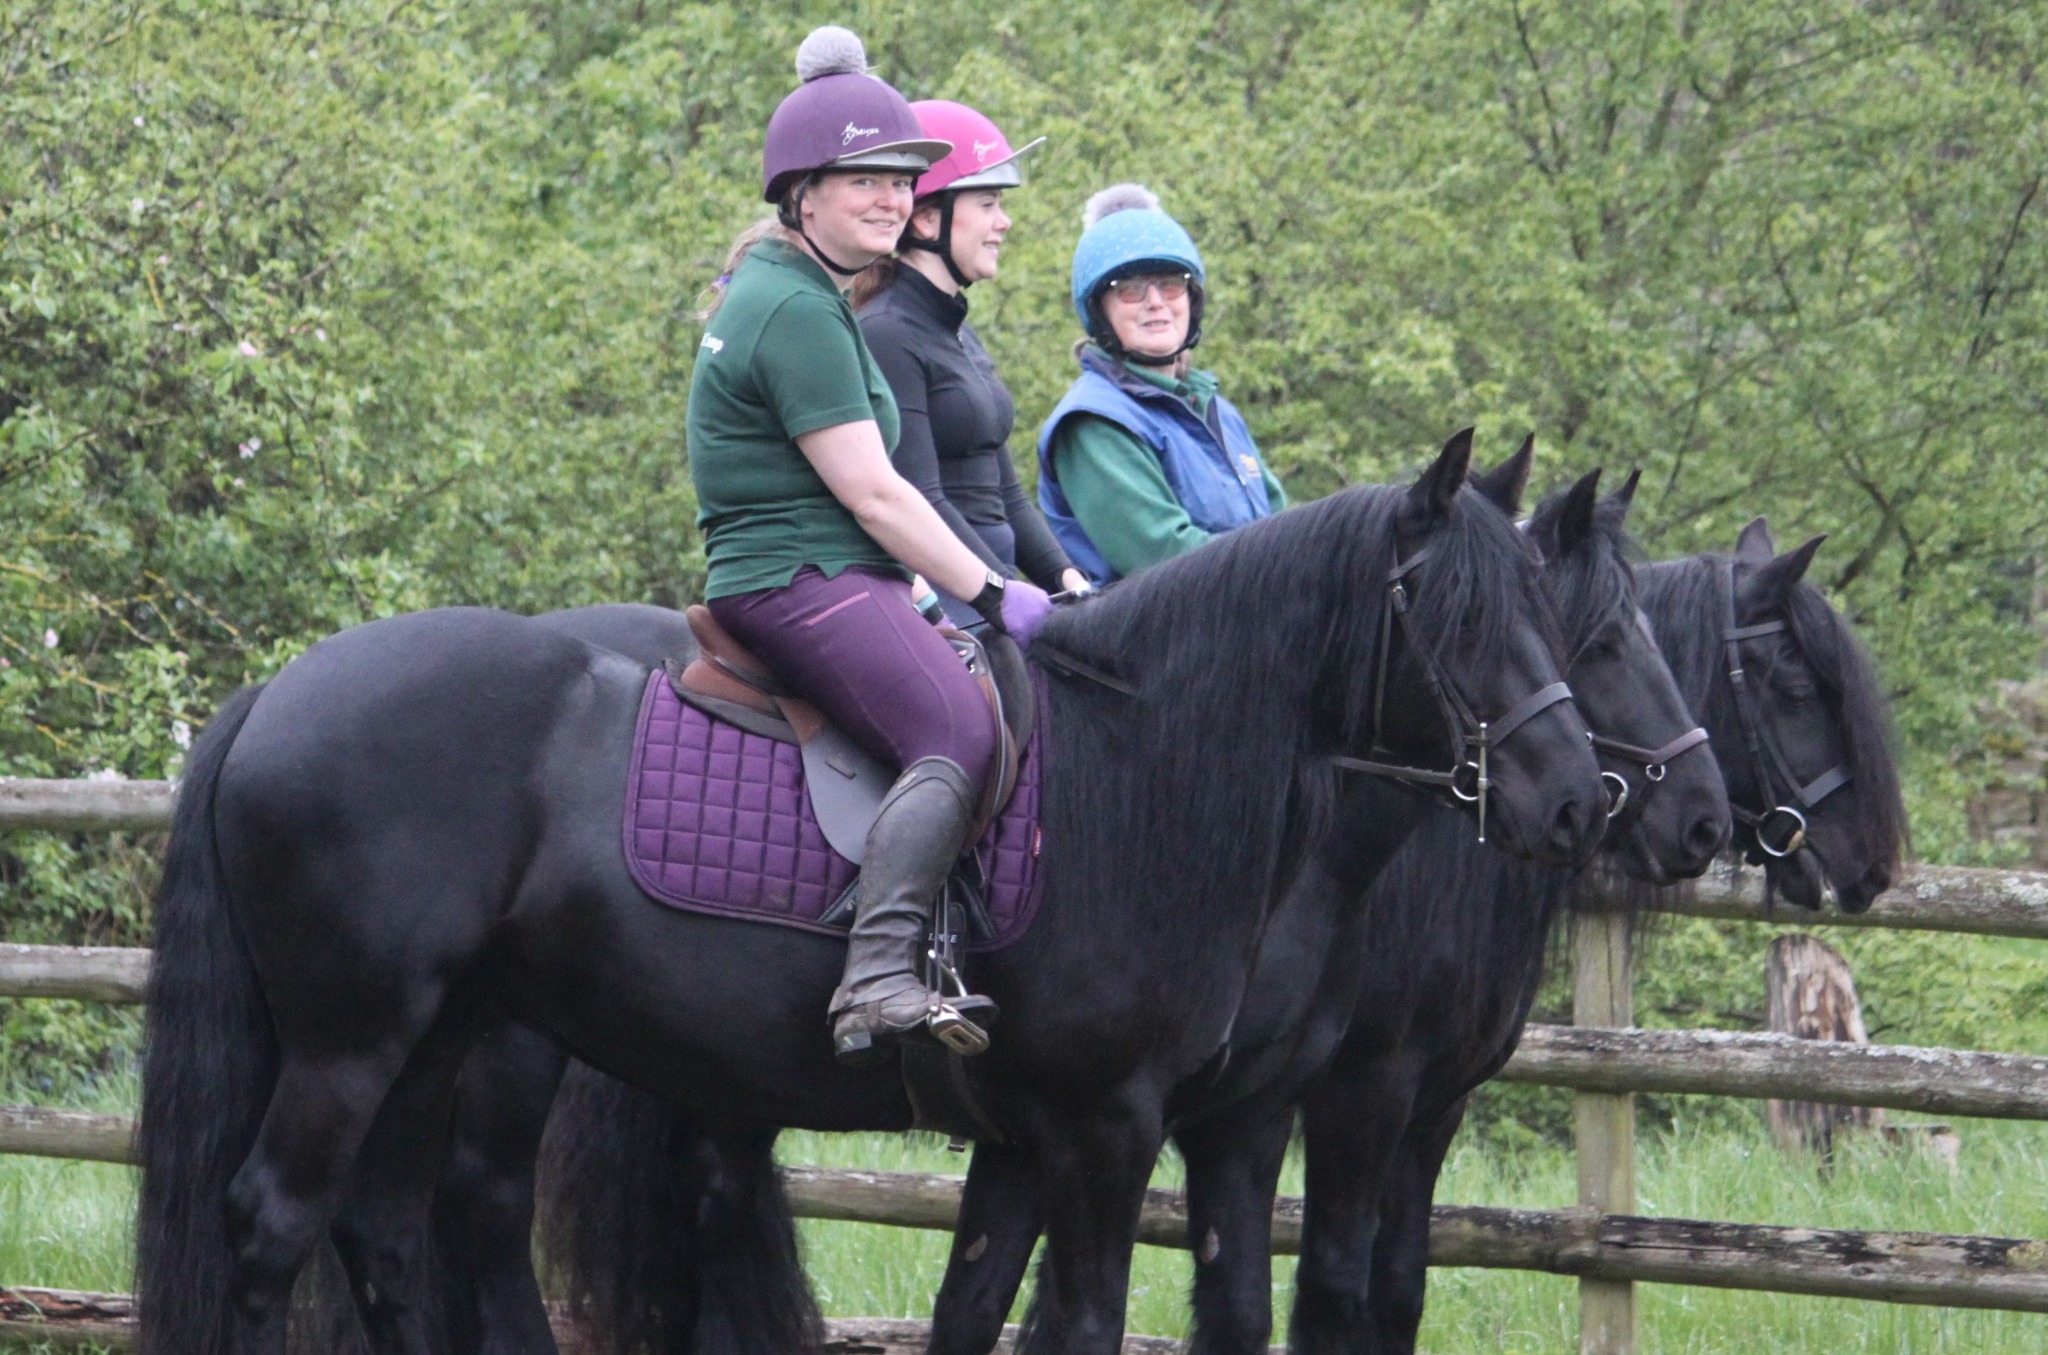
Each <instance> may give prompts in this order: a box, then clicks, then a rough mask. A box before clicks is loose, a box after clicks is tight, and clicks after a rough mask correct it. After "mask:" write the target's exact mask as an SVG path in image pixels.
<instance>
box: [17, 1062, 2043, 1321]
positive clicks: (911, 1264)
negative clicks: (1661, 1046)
mask: <svg viewBox="0 0 2048 1355" xmlns="http://www.w3.org/2000/svg"><path fill="white" fill-rule="evenodd" d="M132 1097H133V1088H132V1086H131V1085H128V1084H126V1083H123V1082H119V1081H116V1082H111V1083H105V1084H102V1085H100V1086H99V1087H98V1088H96V1089H93V1090H91V1091H90V1092H88V1091H84V1090H81V1089H72V1091H71V1092H70V1093H69V1094H68V1095H64V1096H62V1097H61V1098H53V1097H52V1096H50V1095H47V1094H46V1095H45V1096H43V1097H40V1098H37V1099H41V1100H44V1101H45V1102H48V1101H50V1100H52V1099H60V1100H61V1101H62V1103H63V1104H67V1105H72V1106H80V1107H90V1108H93V1109H102V1110H126V1109H128V1108H129V1107H130V1105H131V1104H132ZM4 1099H7V1100H14V1101H20V1100H26V1099H29V1098H27V1097H24V1096H22V1095H21V1093H20V1092H19V1091H18V1090H17V1091H16V1092H14V1093H13V1094H11V1095H8V1096H6V1097H5V1098H4ZM1902 1118H1903V1117H1902ZM1703 1124H1704V1126H1705V1127H1701V1128H1697V1129H1696V1128H1694V1127H1692V1124H1691V1122H1690V1121H1688V1120H1687V1119H1686V1118H1685V1116H1684V1114H1683V1107H1681V1115H1680V1118H1679V1121H1678V1124H1677V1127H1676V1128H1675V1129H1674V1130H1673V1131H1671V1132H1669V1133H1663V1134H1656V1135H1649V1136H1646V1137H1645V1139H1644V1141H1643V1143H1642V1146H1641V1152H1640V1155H1639V1163H1638V1168H1639V1182H1640V1184H1639V1196H1640V1205H1641V1210H1642V1212H1644V1213H1650V1214H1664V1215H1674V1216H1681V1217H1687V1218H1706V1219H1725V1220H1729V1221H1733V1222H1745V1223H1780V1224H1803V1225H1811V1226H1816V1227H1838V1228H1884V1229H1925V1230H1929V1231H1935V1232H1949V1233H1989V1234H1994V1235H2001V1236H2008V1237H2041V1238H2048V1125H2032V1124H2001V1123H1993V1122H1981V1121H1966V1122H1963V1123H1961V1124H1960V1125H1959V1126H1958V1128H1959V1129H1960V1131H1961V1134H1962V1156H1961V1162H1960V1166H1959V1169H1958V1171H1957V1172H1956V1173H1955V1175H1954V1176H1953V1177H1951V1175H1950V1174H1949V1171H1948V1169H1947V1168H1946V1167H1945V1166H1943V1165H1941V1164H1940V1163H1938V1162H1935V1161H1932V1160H1930V1159H1928V1158H1925V1157H1922V1156H1920V1155H1918V1154H1915V1153H1913V1152H1910V1151H1904V1150H1899V1149H1895V1148H1889V1147H1887V1146H1885V1145H1884V1144H1882V1143H1880V1142H1877V1141H1874V1140H1866V1141H1859V1142H1854V1143H1851V1144H1849V1145H1848V1146H1847V1147H1846V1148H1845V1149H1844V1150H1842V1152H1841V1153H1840V1155H1839V1159H1838V1161H1837V1163H1836V1166H1835V1168H1834V1170H1833V1171H1832V1172H1831V1173H1830V1174H1828V1175H1827V1176H1822V1175H1821V1174H1820V1173H1819V1172H1818V1171H1816V1170H1815V1169H1814V1167H1813V1165H1812V1164H1811V1162H1809V1161H1803V1160H1800V1159H1796V1158H1788V1157H1785V1156H1783V1155H1781V1154H1779V1153H1778V1152H1776V1151H1775V1150H1773V1149H1772V1148H1771V1147H1770V1146H1769V1145H1768V1143H1767V1141H1766V1140H1765V1139H1764V1137H1763V1134H1762V1131H1761V1128H1760V1127H1759V1128H1754V1129H1748V1130H1743V1129H1739V1128H1738V1129H1732V1130H1731V1129H1730V1128H1729V1127H1728V1126H1727V1123H1726V1120H1725V1118H1723V1117H1717V1118H1715V1119H1713V1120H1711V1121H1703ZM781 1155H782V1158H783V1160H784V1161H786V1162H804V1163H817V1164H821V1165H829V1166H861V1167H868V1168H874V1169H879V1170H890V1171H938V1172H960V1171H964V1170H965V1169H966V1159H965V1158H964V1157H963V1156H960V1155H956V1154H952V1153H948V1152H946V1151H945V1149H944V1147H943V1145H942V1144H941V1143H940V1142H939V1141H937V1140H935V1139H931V1138H928V1137H923V1136H892V1135H849V1136H828V1135H816V1134H800V1133H792V1134H789V1135H787V1136H786V1137H785V1138H784V1140H783V1145H782V1154H781ZM1178 1178H1179V1164H1178V1163H1177V1162H1176V1161H1175V1160H1174V1159H1173V1158H1172V1157H1171V1155H1169V1156H1168V1157H1167V1158H1166V1159H1165V1160H1164V1161H1162V1163H1161V1165H1160V1170H1159V1172H1158V1173H1157V1175H1156V1178H1155V1179H1156V1180H1157V1182H1158V1183H1159V1184H1162V1185H1172V1184H1177V1183H1178ZM1573 1182H1574V1173H1573V1165H1572V1159H1571V1155H1570V1154H1569V1153H1567V1152H1565V1151H1562V1150H1560V1149H1555V1148H1532V1149H1527V1150H1522V1151H1515V1152H1508V1151H1504V1150H1501V1149H1499V1148H1497V1147H1496V1148H1489V1147H1486V1146H1482V1145H1480V1144H1477V1143H1474V1142H1471V1141H1461V1142H1460V1143H1459V1144H1458V1145H1457V1147H1456V1148H1455V1149H1454V1150H1453V1152H1452V1155H1451V1160H1450V1162H1449V1163H1448V1164H1447V1167H1446V1170H1445V1177H1444V1181H1443V1184H1442V1187H1441V1189H1440V1190H1439V1192H1438V1198H1439V1199H1442V1200H1445V1201H1455V1202H1458V1203H1467V1204H1492V1205H1512V1206H1520V1207H1525V1208H1555V1207H1560V1206H1564V1205H1568V1204H1570V1203H1571V1200H1572V1196H1573V1190H1574V1185H1573ZM1300 1188H1301V1181H1300V1166H1299V1162H1298V1161H1291V1162H1290V1163H1289V1168H1288V1174H1287V1178H1286V1179H1285V1180H1284V1181H1283V1183H1282V1189H1283V1190H1285V1191H1288V1192H1290V1193H1292V1192H1298V1191H1299V1190H1300ZM133 1202H134V1187H133V1175H132V1173H130V1172H129V1171H127V1170H126V1169H123V1168H119V1167H108V1166H99V1165H96V1164H91V1163H70V1162H53V1161H46V1160H42V1159H35V1158H23V1157H0V1283H12V1284H42V1285H51V1286H56V1287H61V1288H72V1289H106V1290H124V1289H126V1288H128V1286H129V1282H130V1275H129V1261H128V1245H129V1244H128V1220H129V1217H130V1212H131V1210H132V1208H133ZM803 1236H804V1244H805V1248H806V1257H807V1262H808V1265H809V1267H810V1270H811V1274H812V1276H813V1280H814V1282H815V1284H816V1286H817V1290H818V1294H819V1298H820V1300H821V1302H822V1303H823V1304H824V1306H825V1309H826V1311H827V1312H828V1313H830V1314H833V1315H835V1316H905V1317H915V1316H923V1315H925V1314H927V1313H928V1312H929V1311H930V1305H931V1296H932V1294H933V1293H934V1292H935V1290H936V1289H937V1287H938V1282H939V1277H940V1274H941V1273H942V1271H943V1270H944V1267H945V1259H946V1248H947V1239H946V1237H945V1236H944V1235H943V1234H939V1233H927V1232H915V1231H911V1230H906V1229H885V1228H877V1227H871V1226H866V1225H860V1224H846V1223H824V1222H806V1223H805V1224H804V1225H803ZM1291 1273H1292V1263H1291V1261H1289V1260H1288V1259H1286V1258H1282V1260H1281V1261H1280V1262H1279V1264H1278V1265H1277V1266H1276V1279H1277V1280H1278V1281H1279V1282H1278V1283H1276V1284H1275V1286H1274V1307H1275V1313H1276V1315H1277V1316H1278V1317H1279V1318H1281V1319H1282V1320H1283V1321H1284V1317H1285V1314H1286V1311H1287V1306H1288V1304H1289V1303H1290V1302H1291V1300H1292V1293H1291V1285H1290V1283H1289V1282H1288V1277H1289V1276H1290V1275H1291ZM1187 1275H1188V1260H1187V1257H1186V1255H1185V1254H1184V1253H1181V1252H1177V1251H1168V1250H1163V1249H1158V1248H1152V1247H1141V1248H1139V1249H1138V1256H1137V1261H1136V1265H1135V1266H1134V1269H1133V1274H1132V1286H1131V1308H1130V1326H1131V1330H1133V1331H1138V1332H1149V1333H1154V1334H1158V1335H1167V1336H1175V1335H1181V1334H1183V1333H1184V1331H1185V1328H1186V1321H1187V1314H1186V1296H1185V1289H1186V1284H1187ZM1639 1294H1640V1296H1641V1298H1640V1310H1641V1313H1642V1329H1643V1349H1644V1352H1645V1355H1692V1353H1693V1352H1699V1353H1700V1355H1705V1353H1706V1352H1725V1351H1751V1350H1774V1351H1804V1350H1826V1351H1828V1352H1830V1355H1850V1353H1855V1355H1908V1353H1910V1355H1948V1353H1950V1352H1953V1355H1964V1353H1965V1352H1968V1355H1983V1353H1985V1352H2013V1353H2014V1355H2018V1353H2019V1352H2028V1355H2032V1352H2036V1351H2039V1350H2041V1349H2043V1348H2048V1318H2043V1317H2035V1316H2028V1315H2022V1314H2007V1313H1984V1312H1964V1311H1945V1310H1939V1309H1931V1308H1914V1307H1903V1306H1895V1305H1890V1304H1877V1303H1864V1302H1857V1301H1851V1300H1836V1299H1809V1298H1798V1297H1791V1296H1777V1295H1766V1294H1744V1293H1734V1292H1723V1291H1718V1290H1710V1289H1692V1288H1683V1287H1678V1286H1664V1285H1647V1286H1642V1287H1641V1288H1640V1290H1639ZM1020 1311H1021V1308H1020ZM1576 1331H1577V1298H1576V1292H1575V1289H1574V1287H1573V1285H1572V1283H1571V1282H1570V1281H1569V1280H1565V1279H1560V1278H1556V1277H1552V1276H1545V1275H1534V1274H1525V1273H1521V1272H1513V1271H1479V1270H1437V1271H1433V1272H1431V1281H1430V1307H1429V1317H1428V1320H1427V1322H1426V1324H1425V1326H1424V1329H1423V1346H1424V1349H1425V1350H1428V1351H1432V1352H1439V1353H1440V1355H1447V1353H1449V1352H1470V1351H1509V1352H1518V1353H1520V1352H1528V1353H1529V1355H1553V1353H1555V1355H1565V1353H1566V1352H1570V1351H1574V1350H1576V1349H1577V1338H1576Z"/></svg>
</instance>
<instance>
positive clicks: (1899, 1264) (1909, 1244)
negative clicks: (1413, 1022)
mask: <svg viewBox="0 0 2048 1355" xmlns="http://www.w3.org/2000/svg"><path fill="white" fill-rule="evenodd" d="M108 1118H112V1117H108ZM782 1176H783V1184H784V1187H785V1188H786V1189H787V1191H788V1193H789V1201H790V1207H791V1209H792V1211H793V1212H794V1213H795V1214H796V1216H797V1217H798V1218H808V1219H830V1220H838V1221H843V1222H851V1223H871V1224H886V1225H890V1226H894V1227H898V1228H924V1229H933V1230H938V1231H951V1229H952V1228H953V1225H954V1221H955V1220H956V1218H957V1217H958V1214H959V1209H960V1187H961V1181H962V1179H963V1178H961V1177H958V1176H932V1175H925V1174H921V1173H915V1172H870V1171H847V1170H839V1169H834V1168H827V1167H785V1168H783V1169H782ZM1301 1215H1302V1202H1301V1201H1300V1200H1299V1199H1297V1198H1293V1197H1290V1196H1283V1197H1281V1198H1280V1199H1278V1200H1276V1201H1275V1202H1274V1209H1273V1249H1274V1251H1276V1252H1278V1253H1280V1254H1283V1255H1293V1254H1295V1253H1296V1252H1298V1251H1299V1250H1300V1248H1301ZM1187 1231H1188V1222H1187V1201H1186V1197H1185V1196H1184V1195H1182V1193H1181V1192H1179V1191H1172V1190H1151V1191H1147V1192H1146V1197H1145V1205H1144V1211H1143V1213H1142V1215H1141V1216H1140V1219H1139V1224H1138V1240H1139V1241H1140V1242H1143V1243H1146V1244H1148V1245H1150V1246H1155V1247H1173V1248H1178V1249H1181V1250H1186V1249H1187V1245H1188V1242H1187ZM1429 1263H1430V1264H1431V1265H1433V1266H1471V1267H1478V1268H1484V1269H1491V1270H1534V1271H1542V1272H1545V1273H1548V1274H1552V1275H1569V1276H1575V1277H1577V1278H1579V1279H1582V1280H1585V1279H1596V1280H1603V1281H1607V1282H1632V1281H1656V1282H1664V1283H1672V1284H1690V1285H1708V1286H1712V1287H1715V1288H1721V1289H1747V1290H1760V1291H1767V1292H1771V1293H1781V1294H1808V1295H1815V1296H1819V1297H1827V1298H1857V1299H1876V1300H1881V1301H1884V1302H1888V1303H1917V1304H1934V1305H1938V1306H1941V1307H1948V1308H1996V1309H2003V1310H2006V1311H2013V1312H2030V1313H2048V1245H2044V1244H2042V1243H2040V1242H2031V1241H2025V1240H2022V1239H2018V1238H1993V1237H1955V1236H1949V1235H1945V1234H1940V1233H1886V1232H1853V1231H1847V1230H1841V1229H1823V1228H1778V1227H1767V1226H1763V1225H1757V1224H1734V1223H1708V1222H1702V1221H1700V1220H1696V1219H1652V1218H1637V1217H1634V1216H1631V1215H1622V1214H1600V1213H1598V1212H1597V1211H1594V1210H1590V1209H1493V1208H1485V1207H1481V1206H1476V1205H1438V1206H1437V1207H1436V1208H1435V1209H1434V1210H1433V1211H1432V1212H1431V1217H1430V1236H1429Z"/></svg>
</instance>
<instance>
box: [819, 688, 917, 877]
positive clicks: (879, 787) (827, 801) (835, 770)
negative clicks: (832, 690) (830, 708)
mask: <svg viewBox="0 0 2048 1355" xmlns="http://www.w3.org/2000/svg"><path fill="white" fill-rule="evenodd" d="M799 742H801V743H802V745H803V755H804V789H805V790H806V791H808V792H809V794H810V797H811V813H812V814H813V815H815V816H816V817H817V820H818V831H819V832H821V833H823V834H824V835H825V841H826V842H827V843H829V844H831V847H832V850H833V851H835V852H837V853H839V854H840V855H841V856H843V857H845V858H846V859H847V860H849V861H851V862H853V864H854V865H856V866H857V865H859V864H860V858H861V853H862V852H863V851H864V850H865V848H866V847H867V840H868V829H870V828H872V827H874V824H875V815H876V814H877V813H879V812H880V810H881V808H882V798H883V797H884V796H886V795H887V794H888V793H889V787H890V786H891V785H893V784H894V783H895V781H896V773H894V772H892V771H890V770H889V764H887V763H886V762H883V761H882V760H881V759H880V758H878V757H876V756H875V755H874V754H872V753H870V752H868V750H867V749H865V748H863V747H861V746H860V745H859V744H857V743H855V742H854V741H853V740H852V739H850V738H848V737H847V736H846V735H845V733H843V732H842V731H841V730H840V729H839V728H838V727H837V726H834V725H828V724H824V723H823V722H822V721H821V722H820V724H819V727H818V730H817V732H816V733H814V734H813V735H812V736H811V737H809V738H806V739H800V740H799Z"/></svg>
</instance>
